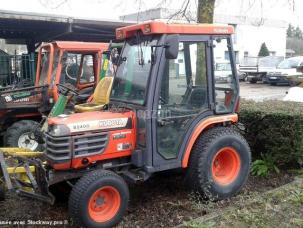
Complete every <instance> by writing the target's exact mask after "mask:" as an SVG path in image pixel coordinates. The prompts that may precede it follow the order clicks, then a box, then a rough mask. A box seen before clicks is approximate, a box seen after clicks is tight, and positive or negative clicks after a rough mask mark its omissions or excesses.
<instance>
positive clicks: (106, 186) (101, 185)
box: [68, 170, 129, 228]
mask: <svg viewBox="0 0 303 228" xmlns="http://www.w3.org/2000/svg"><path fill="white" fill-rule="evenodd" d="M128 200H129V190H128V186H127V184H126V183H125V181H124V180H123V179H122V177H120V176H119V175H117V174H115V173H113V172H111V171H106V170H98V171H93V172H91V173H88V174H87V175H85V176H83V177H82V178H81V179H80V180H79V181H78V182H77V183H76V185H75V186H74V187H73V189H72V191H71V194H70V198H69V204H68V209H69V214H70V216H71V218H72V219H73V221H74V222H75V223H76V224H75V225H76V226H79V227H81V226H83V227H92V228H93V227H112V226H114V225H116V224H118V223H119V222H120V221H121V219H122V217H123V215H124V213H125V211H126V209H127V205H128Z"/></svg>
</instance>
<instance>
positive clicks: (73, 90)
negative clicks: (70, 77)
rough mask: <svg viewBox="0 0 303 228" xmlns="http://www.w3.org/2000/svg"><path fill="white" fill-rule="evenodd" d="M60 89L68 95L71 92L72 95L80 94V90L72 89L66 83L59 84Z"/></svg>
mask: <svg viewBox="0 0 303 228" xmlns="http://www.w3.org/2000/svg"><path fill="white" fill-rule="evenodd" d="M57 87H58V90H59V92H60V93H62V94H64V95H65V96H67V95H68V94H69V93H70V94H71V95H76V96H77V95H79V92H78V91H76V90H75V89H72V88H70V87H68V86H66V85H63V84H57Z"/></svg>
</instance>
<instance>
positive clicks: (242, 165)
mask: <svg viewBox="0 0 303 228" xmlns="http://www.w3.org/2000/svg"><path fill="white" fill-rule="evenodd" d="M191 153H192V154H191V157H190V160H189V167H188V169H187V173H186V182H187V185H188V186H190V187H191V188H192V189H193V190H194V191H195V192H198V193H200V194H201V195H202V196H203V197H205V198H207V199H210V200H220V199H225V198H228V197H231V196H232V195H234V194H236V193H238V192H239V191H240V190H241V188H242V187H243V186H244V184H245V183H246V180H247V177H248V174H249V170H250V162H251V154H250V148H249V146H248V144H247V142H246V140H245V139H244V138H243V137H242V136H241V135H240V134H239V133H238V132H237V131H236V130H234V129H232V128H230V127H215V128H212V129H210V130H208V131H207V132H205V133H202V135H201V136H200V138H198V139H197V142H196V143H195V145H194V147H193V150H192V152H191Z"/></svg>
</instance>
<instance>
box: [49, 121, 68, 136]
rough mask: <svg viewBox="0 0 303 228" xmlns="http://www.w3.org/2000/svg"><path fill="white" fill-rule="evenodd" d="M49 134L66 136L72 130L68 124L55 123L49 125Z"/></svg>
mask: <svg viewBox="0 0 303 228" xmlns="http://www.w3.org/2000/svg"><path fill="white" fill-rule="evenodd" d="M48 134H50V135H52V136H57V137H58V136H65V135H69V134H70V130H69V128H68V127H67V126H66V125H63V124H58V125H57V124H54V125H49V126H48Z"/></svg>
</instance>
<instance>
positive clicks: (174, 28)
mask: <svg viewBox="0 0 303 228" xmlns="http://www.w3.org/2000/svg"><path fill="white" fill-rule="evenodd" d="M137 31H141V32H142V33H143V34H145V35H147V34H233V33H234V28H233V26H230V25H219V24H168V23H165V22H162V21H147V22H143V23H140V24H135V25H129V26H126V27H123V28H118V29H117V30H116V38H117V39H125V38H128V37H131V36H133V35H134V34H135V32H137Z"/></svg>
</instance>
